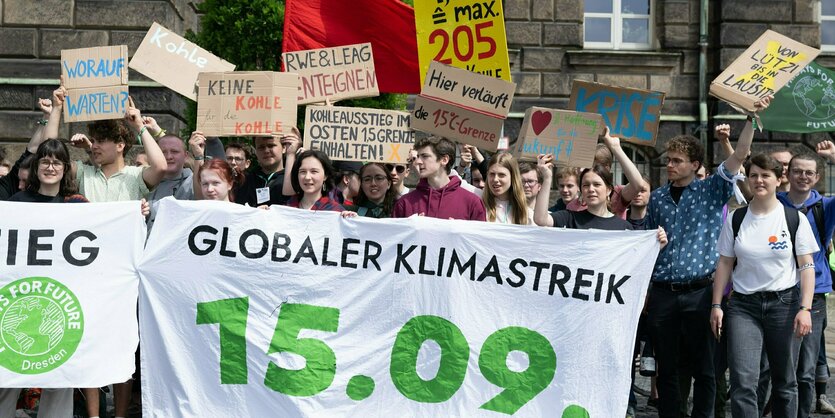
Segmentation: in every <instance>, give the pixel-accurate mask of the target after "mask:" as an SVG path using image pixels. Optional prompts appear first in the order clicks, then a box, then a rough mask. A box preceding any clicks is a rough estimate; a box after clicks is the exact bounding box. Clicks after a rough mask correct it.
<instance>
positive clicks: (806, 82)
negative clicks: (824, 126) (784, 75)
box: [792, 73, 835, 120]
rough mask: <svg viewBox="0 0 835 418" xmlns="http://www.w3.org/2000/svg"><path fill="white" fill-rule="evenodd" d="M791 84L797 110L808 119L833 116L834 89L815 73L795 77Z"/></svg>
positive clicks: (834, 105) (822, 118)
mask: <svg viewBox="0 0 835 418" xmlns="http://www.w3.org/2000/svg"><path fill="white" fill-rule="evenodd" d="M793 84H794V86H792V97H794V102H795V104H796V105H797V110H798V111H800V112H801V113H803V114H804V115H806V116H807V117H808V118H810V119H815V120H827V119H830V118H832V117H833V116H835V89H833V86H832V84H831V80H830V83H829V84H828V83H826V82H824V81H823V79H822V78H821V77H820V76H817V75H815V74H809V73H806V74H803V75H800V76H798V77H797V80H795V81H794V83H793Z"/></svg>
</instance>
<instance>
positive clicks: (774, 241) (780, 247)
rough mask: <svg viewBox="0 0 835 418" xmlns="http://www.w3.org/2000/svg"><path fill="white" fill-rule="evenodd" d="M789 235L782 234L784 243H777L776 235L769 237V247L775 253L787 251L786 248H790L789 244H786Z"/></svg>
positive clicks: (784, 232) (783, 232)
mask: <svg viewBox="0 0 835 418" xmlns="http://www.w3.org/2000/svg"><path fill="white" fill-rule="evenodd" d="M787 235H788V234H786V231H782V232H781V233H780V237H782V238H783V240H782V241H777V236H776V235H772V236H770V237H768V246H769V247H771V249H772V250H774V251H779V250H785V249H786V248H788V247H789V245H788V243H787V242H786V236H787Z"/></svg>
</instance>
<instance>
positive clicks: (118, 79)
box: [61, 45, 128, 122]
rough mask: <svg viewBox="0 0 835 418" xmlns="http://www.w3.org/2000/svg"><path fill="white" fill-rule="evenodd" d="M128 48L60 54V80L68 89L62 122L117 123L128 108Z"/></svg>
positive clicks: (92, 49)
mask: <svg viewBox="0 0 835 418" xmlns="http://www.w3.org/2000/svg"><path fill="white" fill-rule="evenodd" d="M127 62H128V47H127V46H125V45H117V46H101V47H95V48H81V49H65V50H62V51H61V76H62V78H63V80H64V87H66V89H67V97H66V105H65V106H64V120H65V121H66V122H83V121H91V120H101V119H119V118H121V117H123V116H124V114H125V110H126V109H127V104H128V101H127V100H128V67H127Z"/></svg>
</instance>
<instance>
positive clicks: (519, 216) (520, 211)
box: [481, 153, 528, 225]
mask: <svg viewBox="0 0 835 418" xmlns="http://www.w3.org/2000/svg"><path fill="white" fill-rule="evenodd" d="M494 165H498V166H501V167H504V168H506V169H507V170H508V171H510V190H508V191H509V194H510V205H511V207H512V209H513V212H512V214H511V215H512V216H511V217H510V221H511V222H512V223H514V224H517V225H527V224H528V200H527V199H526V198H525V190H524V189H523V188H522V175H521V174H520V173H519V164H517V163H516V160H515V159H513V156H511V155H510V154H507V153H502V154H496V155H494V156H493V158H491V159H490V164H489V165H488V166H487V170H488V171H489V170H490V167H492V166H494ZM481 199H482V200H483V201H484V208H485V209H486V211H487V221H488V222H495V221H496V196H495V195H493V189H492V188H490V187H489V186H488V187H485V188H484V193H483V194H482V195H481Z"/></svg>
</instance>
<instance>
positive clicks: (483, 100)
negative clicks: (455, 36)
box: [412, 61, 516, 152]
mask: <svg viewBox="0 0 835 418" xmlns="http://www.w3.org/2000/svg"><path fill="white" fill-rule="evenodd" d="M515 91H516V84H515V83H510V82H507V81H504V80H501V79H497V78H493V77H489V76H486V75H481V74H476V73H473V72H470V71H467V70H462V69H460V68H455V67H451V66H449V65H444V64H441V63H439V62H437V61H433V62H432V64H430V65H429V72H428V73H427V75H426V78H425V82H424V83H423V89H422V90H421V92H420V96H418V97H417V98H416V99H415V108H414V110H413V111H412V128H414V129H417V130H421V131H424V132H427V133H430V134H435V135H440V136H444V137H447V138H450V139H452V140H455V141H459V142H462V143H465V144H470V145H474V146H476V147H479V148H481V149H485V150H487V151H491V152H494V151H496V150H497V149H498V147H499V138H500V137H501V130H502V125H503V124H504V120H505V119H506V118H507V114H508V112H510V104H511V103H512V102H513V93H514V92H515Z"/></svg>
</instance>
